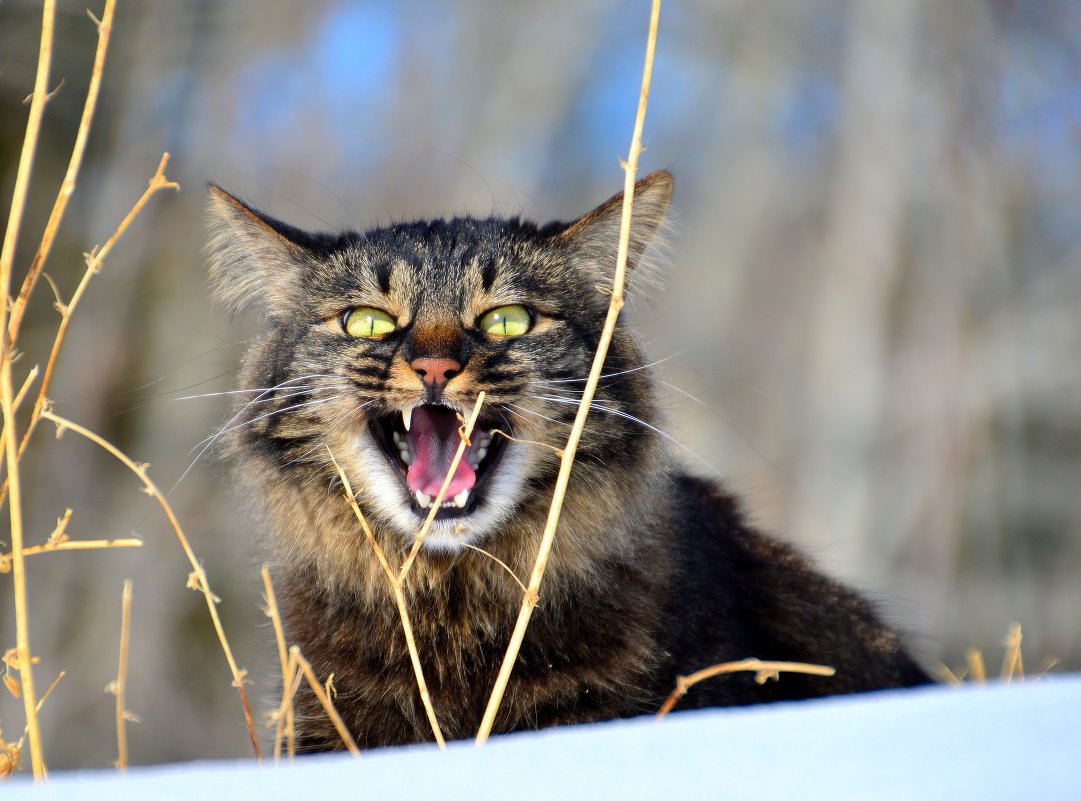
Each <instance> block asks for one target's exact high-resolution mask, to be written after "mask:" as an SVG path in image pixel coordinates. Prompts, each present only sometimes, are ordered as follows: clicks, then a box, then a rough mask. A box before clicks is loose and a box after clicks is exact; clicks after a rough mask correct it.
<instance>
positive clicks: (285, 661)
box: [260, 565, 296, 762]
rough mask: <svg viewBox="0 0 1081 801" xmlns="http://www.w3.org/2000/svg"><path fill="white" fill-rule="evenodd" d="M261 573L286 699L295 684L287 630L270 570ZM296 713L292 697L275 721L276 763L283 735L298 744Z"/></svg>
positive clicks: (278, 758) (266, 569) (264, 568)
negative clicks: (276, 644)
mask: <svg viewBox="0 0 1081 801" xmlns="http://www.w3.org/2000/svg"><path fill="white" fill-rule="evenodd" d="M260 572H261V574H262V576H263V587H264V588H265V589H266V616H267V617H269V618H270V621H271V623H273V624H274V639H275V640H277V643H278V660H279V661H280V662H281V671H282V693H283V697H284V693H285V690H286V688H287V687H289V685H290V684H292V683H293V676H292V673H291V672H290V661H289V650H288V647H287V646H286V644H285V629H284V628H283V627H282V618H281V614H280V613H279V611H278V597H277V596H276V595H275V594H274V584H273V582H271V580H270V569H269V568H268V567H267V566H266V565H263V569H262V570H261V571H260ZM294 692H295V691H294ZM294 713H295V710H294V708H293V704H292V696H290V702H289V704H288V706H286V708H285V711H284V714H280V715H277V716H276V720H275V723H276V726H275V729H274V761H275V762H278V761H280V760H281V753H282V736H283V735H285V737H286V738H287V739H288V740H289V741H290V742H294V743H295V742H296V720H295V718H294ZM289 756H290V758H292V756H293V752H292V751H291V752H290V753H289Z"/></svg>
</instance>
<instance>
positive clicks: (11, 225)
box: [0, 0, 56, 781]
mask: <svg viewBox="0 0 1081 801" xmlns="http://www.w3.org/2000/svg"><path fill="white" fill-rule="evenodd" d="M55 22H56V3H55V0H45V2H44V4H43V6H42V19H41V43H40V45H39V48H38V65H37V73H36V76H35V78H34V94H33V100H31V102H30V113H29V115H28V117H27V121H26V133H25V134H24V136H23V145H22V151H21V152H20V154H19V166H18V169H17V171H16V174H15V188H14V189H13V190H12V196H11V211H10V212H9V214H8V219H7V227H6V229H5V231H4V244H3V246H2V248H0V331H4V332H6V331H7V329H8V301H9V298H10V293H11V271H12V267H13V265H14V261H15V246H16V244H17V242H18V238H19V229H20V228H21V227H22V218H23V213H24V212H25V210H26V197H27V193H28V192H29V189H30V174H31V172H32V170H33V165H34V156H35V154H36V152H37V145H38V139H39V137H40V133H41V118H42V115H43V114H44V113H45V104H46V102H48V99H49V98H48V89H49V86H48V84H49V68H50V65H51V63H52V51H53V29H54V25H55ZM12 350H13V343H12V342H10V341H9V340H8V338H7V336H6V335H5V337H4V343H3V347H2V353H0V404H2V407H3V408H2V411H3V417H4V431H5V432H6V436H5V437H4V458H5V459H6V461H7V464H8V480H7V484H8V486H9V488H10V493H11V503H10V505H9V512H10V517H11V564H12V573H13V576H12V578H13V584H14V587H13V591H14V595H15V641H16V646H15V647H16V651H17V653H18V658H19V680H20V682H21V683H22V696H23V709H24V711H25V713H26V727H27V728H26V731H27V735H28V737H29V742H30V764H31V768H32V770H33V772H34V781H41V780H43V779H44V778H45V775H46V768H45V759H44V756H43V754H42V751H41V731H40V729H39V728H38V714H37V704H36V702H35V694H34V673H33V669H32V657H31V652H30V626H29V621H28V615H27V592H26V566H25V565H24V564H23V530H22V503H21V497H20V494H19V470H18V464H17V454H16V449H15V408H14V399H15V398H14V392H13V391H12V381H11V362H12V356H13V354H12Z"/></svg>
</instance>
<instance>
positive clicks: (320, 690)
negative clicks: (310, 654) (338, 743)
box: [289, 645, 360, 756]
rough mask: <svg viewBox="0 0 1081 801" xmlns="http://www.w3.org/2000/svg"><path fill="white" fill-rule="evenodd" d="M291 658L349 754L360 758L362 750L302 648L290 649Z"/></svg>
mask: <svg viewBox="0 0 1081 801" xmlns="http://www.w3.org/2000/svg"><path fill="white" fill-rule="evenodd" d="M289 656H290V657H291V658H292V660H293V663H294V664H295V665H296V667H297V669H299V670H300V672H301V673H303V674H304V678H306V679H307V680H308V686H310V687H311V688H312V692H313V693H315V697H316V698H318V699H319V703H321V704H322V705H323V709H324V710H325V711H326V713H327V717H329V718H330V721H331V722H332V723H333V724H334V728H335V729H337V730H338V736H339V737H341V738H342V742H343V743H345V747H346V748H348V749H349V753H350V754H352V755H353V756H360V749H359V748H357V744H356V741H355V740H353V735H351V734H350V733H349V729H347V728H346V727H345V721H343V720H342V716H341V715H339V714H338V710H337V709H335V707H334V702H333V701H331V700H330V695H329V694H328V693H327V690H326V688H324V687H323V685H322V684H320V683H319V679H318V678H316V676H315V671H314V670H312V666H311V664H310V663H309V662H308V660H307V659H305V658H304V655H303V654H301V653H300V648H299V647H298V646H296V645H293V646H291V647H290V648H289ZM328 684H329V679H328Z"/></svg>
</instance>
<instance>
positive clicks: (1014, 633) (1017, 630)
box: [1002, 623, 1025, 684]
mask: <svg viewBox="0 0 1081 801" xmlns="http://www.w3.org/2000/svg"><path fill="white" fill-rule="evenodd" d="M1005 645H1006V656H1005V657H1004V658H1003V660H1002V680H1003V681H1005V682H1006V683H1007V684H1009V683H1010V682H1011V681H1013V677H1014V676H1017V678H1018V679H1019V680H1020V681H1024V679H1025V666H1024V664H1023V663H1022V662H1021V624H1020V623H1011V624H1010V631H1009V633H1008V634H1007V635H1006V643H1005Z"/></svg>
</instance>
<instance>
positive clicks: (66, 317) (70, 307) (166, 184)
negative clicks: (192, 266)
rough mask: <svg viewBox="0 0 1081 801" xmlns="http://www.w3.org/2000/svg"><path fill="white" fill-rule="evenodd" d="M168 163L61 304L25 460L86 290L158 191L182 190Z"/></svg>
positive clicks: (22, 447)
mask: <svg viewBox="0 0 1081 801" xmlns="http://www.w3.org/2000/svg"><path fill="white" fill-rule="evenodd" d="M168 164H169V154H168V153H163V154H162V156H161V160H160V161H159V162H158V168H157V170H155V172H154V175H153V176H151V178H150V181H149V183H148V185H147V188H146V189H145V190H144V191H143V194H142V195H141V196H140V197H139V199H138V200H137V201H135V205H134V206H132V207H131V210H130V211H129V212H128V213H127V215H126V216H125V217H124V219H123V220H121V221H120V225H118V226H117V228H116V230H115V231H114V232H113V235H112V236H110V237H109V238H108V239H107V240H106V241H105V244H104V245H102V246H101V247H95V248H94V249H93V250H92V251H90V252H89V253H88V254H86V270H85V271H84V272H83V277H82V278H81V279H80V281H79V285H78V286H77V287H76V288H75V292H74V293H73V294H72V296H71V300H69V301H68V302H67V303H66V304H61V303H58V304H57V308H58V309H59V311H60V325H59V326H58V327H57V330H56V336H55V337H54V338H53V346H52V350H51V351H50V352H49V360H48V361H47V362H46V363H45V374H44V375H43V376H42V379H41V386H40V387H39V388H38V394H37V398H35V400H34V409H33V411H32V412H31V413H30V421H29V422H28V423H27V425H26V431H25V432H24V433H23V437H22V440H21V441H20V442H19V452H18V458H22V455H23V452H24V451H25V450H26V446H27V444H28V443H29V441H30V437H31V435H33V433H34V429H35V428H36V427H37V424H38V421H39V420H40V419H41V413H42V411H43V410H44V409H45V403H46V393H47V392H48V390H49V383H50V381H52V376H53V370H54V369H55V367H56V359H57V356H59V354H60V347H61V345H62V344H63V342H64V337H65V336H66V335H67V331H68V326H69V325H70V323H71V315H72V313H73V312H74V311H75V307H76V306H78V305H79V301H80V300H81V299H82V297H83V294H84V293H85V292H86V288H87V286H88V285H89V284H90V279H91V278H93V276H94V275H95V274H96V273H98V272H99V271H100V270H101V268H102V265H103V264H104V262H105V257H106V256H108V255H109V253H110V252H111V251H112V249H113V248H114V247H115V246H116V243H117V242H118V241H119V240H120V237H121V236H123V235H124V232H125V231H126V230H127V229H128V226H130V225H131V223H132V222H133V221H134V220H135V218H136V217H137V216H138V215H139V212H140V211H142V210H143V207H144V206H145V205H146V204H147V202H148V201H149V200H150V198H151V197H153V196H154V194H155V193H156V192H159V191H161V190H163V189H177V190H179V189H180V184H177V183H174V182H173V181H170V180H169V179H168V178H166V177H165V168H166V166H167V165H168ZM6 489H7V485H6V484H5V486H4V487H3V488H0V501H2V500H3V494H4V491H5V490H6Z"/></svg>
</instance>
